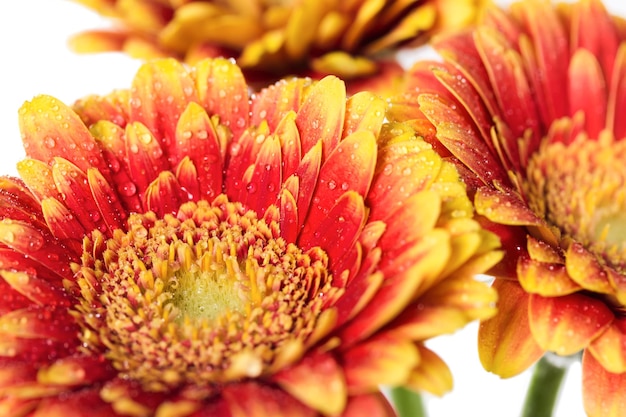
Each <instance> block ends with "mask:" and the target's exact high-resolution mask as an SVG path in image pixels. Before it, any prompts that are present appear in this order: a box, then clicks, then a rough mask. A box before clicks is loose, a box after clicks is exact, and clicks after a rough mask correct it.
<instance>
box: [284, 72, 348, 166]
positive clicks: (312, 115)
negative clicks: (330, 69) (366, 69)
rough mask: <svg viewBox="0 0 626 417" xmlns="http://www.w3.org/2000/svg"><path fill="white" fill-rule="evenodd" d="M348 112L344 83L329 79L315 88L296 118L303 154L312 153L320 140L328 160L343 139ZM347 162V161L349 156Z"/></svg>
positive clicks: (336, 79)
mask: <svg viewBox="0 0 626 417" xmlns="http://www.w3.org/2000/svg"><path fill="white" fill-rule="evenodd" d="M345 112H346V86H345V85H344V83H343V81H341V80H340V79H338V78H337V77H333V76H328V77H326V78H324V79H322V80H321V81H319V82H318V83H317V84H315V86H313V87H312V88H311V90H310V91H309V93H308V95H307V97H306V100H305V101H304V103H302V107H300V109H299V110H298V112H297V113H298V116H297V117H296V125H297V126H298V130H299V131H300V140H301V142H302V152H308V150H309V149H311V148H312V147H313V145H315V144H316V143H317V141H318V140H319V141H321V142H322V154H323V155H324V156H325V157H328V155H329V153H330V152H331V151H332V150H333V149H335V147H336V146H337V144H338V143H339V139H340V138H341V132H342V130H343V122H344V116H345ZM344 158H346V159H347V154H346V156H345V157H344Z"/></svg>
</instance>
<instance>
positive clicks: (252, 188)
mask: <svg viewBox="0 0 626 417" xmlns="http://www.w3.org/2000/svg"><path fill="white" fill-rule="evenodd" d="M246 190H248V192H249V193H250V194H254V193H255V192H256V185H254V184H253V183H248V185H246Z"/></svg>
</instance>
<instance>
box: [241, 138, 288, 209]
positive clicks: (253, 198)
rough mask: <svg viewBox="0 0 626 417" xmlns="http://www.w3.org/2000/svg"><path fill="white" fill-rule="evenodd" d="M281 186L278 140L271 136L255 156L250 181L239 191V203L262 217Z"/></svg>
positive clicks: (274, 199)
mask: <svg viewBox="0 0 626 417" xmlns="http://www.w3.org/2000/svg"><path fill="white" fill-rule="evenodd" d="M281 184H282V161H281V149H280V140H279V139H278V138H277V137H276V136H275V135H271V136H270V137H268V138H266V139H265V140H264V141H263V145H261V149H259V151H258V153H257V154H256V161H255V162H254V166H253V168H252V172H251V175H250V179H249V181H248V182H247V183H245V184H244V188H242V189H241V193H240V197H239V199H238V200H239V201H241V202H243V203H244V204H246V206H247V207H248V208H250V209H251V210H254V211H256V212H257V213H258V214H259V216H262V215H263V213H264V212H265V209H266V208H267V207H268V206H269V205H270V204H272V203H273V202H275V201H276V198H277V197H278V192H279V191H280V185H281Z"/></svg>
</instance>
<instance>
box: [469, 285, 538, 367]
mask: <svg viewBox="0 0 626 417" xmlns="http://www.w3.org/2000/svg"><path fill="white" fill-rule="evenodd" d="M493 287H494V288H495V289H496V290H497V291H498V304H497V307H498V313H497V314H496V315H495V316H494V317H493V318H491V319H489V320H487V321H484V322H482V323H481V324H480V328H479V330H478V355H479V357H480V362H481V363H482V365H483V367H484V368H485V369H486V370H487V371H489V372H493V373H495V374H497V375H499V376H501V377H502V378H508V377H512V376H514V375H517V374H519V373H520V372H522V371H524V370H526V369H527V368H528V367H530V366H531V365H532V364H533V363H534V362H535V361H536V360H538V359H539V358H540V357H541V356H542V355H543V353H544V350H543V349H541V347H539V345H538V344H537V342H535V340H534V339H533V335H532V334H531V332H530V323H529V322H528V297H529V295H528V294H527V293H526V292H525V291H524V290H523V289H522V287H520V285H519V284H517V283H516V282H514V281H506V280H502V279H496V280H495V282H494V283H493Z"/></svg>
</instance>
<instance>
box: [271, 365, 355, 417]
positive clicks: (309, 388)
mask: <svg viewBox="0 0 626 417" xmlns="http://www.w3.org/2000/svg"><path fill="white" fill-rule="evenodd" d="M272 379H273V380H274V381H275V382H276V383H277V384H278V385H279V386H280V387H281V388H283V389H284V390H285V391H287V392H288V393H289V394H291V395H293V396H294V397H295V398H297V399H298V400H300V401H302V402H303V403H304V404H306V405H307V406H309V407H311V408H312V409H315V410H318V411H320V412H322V413H323V414H328V415H336V414H339V413H340V412H342V411H343V409H344V408H345V406H346V397H347V395H348V393H347V388H346V381H345V380H344V375H343V372H342V368H341V367H340V366H339V365H338V364H337V362H336V361H335V359H333V358H332V357H331V356H330V355H327V354H322V355H316V356H309V357H306V358H304V359H303V360H302V361H300V362H299V363H298V364H296V365H295V366H292V367H289V368H286V369H283V370H282V371H280V372H278V373H277V374H276V375H274V376H273V377H272Z"/></svg>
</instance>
